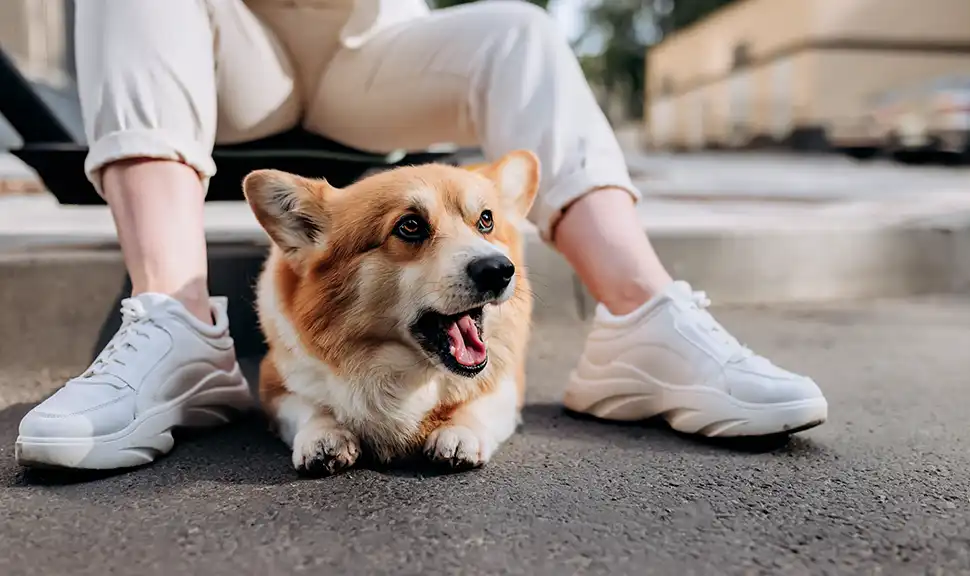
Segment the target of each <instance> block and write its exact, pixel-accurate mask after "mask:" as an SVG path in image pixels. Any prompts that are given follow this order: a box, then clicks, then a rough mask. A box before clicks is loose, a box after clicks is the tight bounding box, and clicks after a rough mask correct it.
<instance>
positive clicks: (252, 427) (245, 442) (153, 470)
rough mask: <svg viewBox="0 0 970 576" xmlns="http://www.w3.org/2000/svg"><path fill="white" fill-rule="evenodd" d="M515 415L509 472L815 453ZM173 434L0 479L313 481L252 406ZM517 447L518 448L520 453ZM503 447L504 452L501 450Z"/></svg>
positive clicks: (415, 470) (782, 442)
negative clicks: (91, 460)
mask: <svg viewBox="0 0 970 576" xmlns="http://www.w3.org/2000/svg"><path fill="white" fill-rule="evenodd" d="M32 407H33V404H15V405H13V406H10V407H8V408H6V409H5V410H2V411H0V422H2V423H3V426H2V429H0V431H2V433H3V438H4V443H5V444H6V445H7V446H11V445H12V444H13V441H14V439H15V438H16V434H17V423H18V422H19V421H20V418H22V417H23V415H24V414H26V413H27V411H28V410H29V409H30V408H32ZM523 418H524V425H523V426H522V427H521V428H520V430H519V432H518V434H517V436H516V437H513V439H512V440H511V441H510V444H512V443H520V444H525V446H520V447H518V449H513V448H510V447H509V445H506V446H503V449H502V450H501V451H500V453H499V455H498V456H499V459H501V460H503V462H502V464H501V465H502V466H503V467H505V468H508V470H509V471H510V472H514V470H515V467H516V460H518V459H519V458H522V457H523V455H524V454H528V453H529V452H531V451H532V448H530V446H534V445H536V444H548V443H550V442H552V443H563V442H566V443H568V442H575V441H580V442H582V443H583V444H588V445H590V446H596V445H601V446H603V448H607V447H617V446H624V447H630V448H634V449H636V450H637V451H643V452H646V453H649V452H655V453H658V454H659V453H683V454H685V455H689V454H692V453H693V454H698V453H702V454H707V455H712V454H713V455H716V454H721V455H723V456H724V457H725V458H731V457H732V456H738V455H744V454H748V455H753V454H762V455H763V454H768V453H775V454H777V455H778V456H779V457H792V456H795V457H808V458H813V457H818V456H820V455H822V453H823V450H822V449H821V448H820V447H819V446H817V445H816V444H814V443H813V442H812V441H811V440H808V439H803V438H798V437H794V438H793V437H791V436H789V435H779V436H774V437H768V438H760V439H741V440H737V439H735V440H706V439H699V438H696V437H691V436H688V435H683V434H678V433H675V432H672V431H671V430H670V429H669V428H668V427H667V426H666V425H665V423H663V422H659V421H656V420H650V421H646V422H642V423H622V424H619V423H609V422H603V421H598V420H594V419H591V418H587V417H577V416H574V415H571V414H569V413H567V412H566V411H565V410H564V409H563V408H562V407H561V406H560V405H558V404H552V403H546V404H530V405H527V406H526V407H525V410H524V414H523ZM176 441H177V443H176V447H175V449H174V450H173V451H172V452H171V453H170V454H169V455H167V456H165V457H162V458H160V459H158V460H157V461H156V462H155V463H153V464H150V465H146V466H143V467H139V468H132V469H127V470H121V471H69V470H42V469H31V470H25V469H22V468H19V467H18V466H17V465H16V463H15V462H14V460H13V451H12V450H9V451H8V454H9V457H8V458H5V459H4V462H3V468H6V469H7V470H6V473H0V478H6V482H4V484H6V485H8V486H65V485H72V484H80V483H87V482H99V481H106V480H111V479H114V480H115V481H119V480H121V478H123V477H128V478H132V480H130V481H124V482H125V483H126V484H129V485H132V484H134V483H135V482H136V481H138V480H141V482H140V483H141V484H145V485H147V486H150V487H155V488H160V487H164V486H166V485H169V486H174V485H179V484H191V483H195V482H198V481H206V482H215V483H220V484H234V485H264V486H269V485H280V484H288V483H292V482H300V481H314V480H313V479H310V478H302V477H300V476H298V475H297V473H296V472H295V471H294V470H293V468H292V465H291V463H290V454H289V449H288V448H287V447H286V446H285V445H284V444H283V443H282V442H281V441H280V440H279V439H278V438H277V437H276V436H274V435H273V434H272V433H271V432H270V430H269V427H268V425H267V422H266V420H265V418H264V417H263V416H262V415H261V414H259V413H257V412H252V413H249V414H245V415H243V416H242V417H241V418H240V419H239V420H237V421H236V422H233V423H232V424H229V425H227V426H224V427H221V428H217V429H212V430H203V431H181V432H177V433H176ZM522 448H525V452H524V453H523V450H522ZM563 448H565V449H567V450H572V451H573V452H575V457H576V458H577V459H589V458H594V457H595V455H594V454H595V452H594V453H593V454H591V453H589V451H588V450H585V449H582V448H578V447H575V446H574V445H573V446H572V447H571V448H568V447H567V445H564V446H563ZM506 451H510V452H507V453H506V454H502V452H506ZM11 470H13V473H11ZM361 470H368V471H371V472H374V473H377V474H381V475H387V476H393V477H408V478H413V479H421V478H430V477H435V476H441V475H447V474H456V473H458V474H460V472H452V471H448V470H442V469H440V468H436V467H433V466H431V465H429V464H428V463H427V462H426V461H424V460H423V459H421V458H420V457H418V458H413V459H409V460H406V461H402V462H399V463H395V464H394V465H391V466H388V465H381V464H377V463H374V462H368V461H362V462H360V463H359V464H358V466H357V468H356V471H358V472H359V471H361ZM147 475H151V476H150V477H151V480H150V481H148V482H145V479H146V478H147V477H148V476H147Z"/></svg>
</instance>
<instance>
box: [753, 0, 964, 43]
mask: <svg viewBox="0 0 970 576" xmlns="http://www.w3.org/2000/svg"><path fill="white" fill-rule="evenodd" d="M761 1H765V0H761ZM767 1H769V2H770V1H771V0H767ZM804 2H805V3H806V4H812V5H813V6H814V9H813V11H812V19H813V21H814V23H815V25H814V28H815V30H816V33H817V34H819V35H822V36H827V37H841V38H845V37H850V38H873V37H875V38H892V39H896V40H911V41H912V40H926V39H935V40H953V41H961V40H962V41H970V1H968V0H804Z"/></svg>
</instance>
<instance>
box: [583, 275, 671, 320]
mask: <svg viewBox="0 0 970 576" xmlns="http://www.w3.org/2000/svg"><path fill="white" fill-rule="evenodd" d="M669 283H670V281H660V282H646V281H642V282H638V281H636V280H629V281H623V282H617V283H615V284H613V285H612V286H609V287H604V289H603V293H602V294H601V295H600V297H599V300H600V302H601V303H602V304H603V305H604V306H606V308H607V310H609V311H610V314H613V315H614V316H623V315H625V314H629V313H630V312H633V311H634V310H636V309H637V308H639V307H641V306H643V305H644V304H646V303H647V302H649V301H650V299H652V298H653V297H654V296H656V295H657V294H659V293H660V292H663V290H664V289H665V288H666V287H667V284H669Z"/></svg>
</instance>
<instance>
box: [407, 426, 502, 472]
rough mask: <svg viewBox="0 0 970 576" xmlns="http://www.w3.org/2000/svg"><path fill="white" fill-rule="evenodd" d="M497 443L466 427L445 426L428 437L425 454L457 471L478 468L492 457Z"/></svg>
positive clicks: (433, 460)
mask: <svg viewBox="0 0 970 576" xmlns="http://www.w3.org/2000/svg"><path fill="white" fill-rule="evenodd" d="M494 451H495V443H494V442H493V441H492V439H491V438H489V437H487V436H485V435H483V434H481V433H479V432H476V431H474V430H472V429H471V428H468V427H466V426H454V425H452V426H444V427H442V428H438V429H437V430H435V431H434V432H432V433H431V435H430V436H428V441H427V442H426V443H425V445H424V453H425V454H426V455H427V456H428V458H429V459H431V461H432V462H436V463H439V464H445V465H447V466H450V467H451V468H454V469H457V470H464V469H468V468H477V467H479V466H482V465H484V464H485V463H486V462H488V460H489V459H490V458H491V457H492V452H494Z"/></svg>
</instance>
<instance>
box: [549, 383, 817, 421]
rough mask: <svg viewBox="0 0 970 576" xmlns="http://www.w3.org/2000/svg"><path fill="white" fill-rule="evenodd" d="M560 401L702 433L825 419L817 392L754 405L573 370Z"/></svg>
mask: <svg viewBox="0 0 970 576" xmlns="http://www.w3.org/2000/svg"><path fill="white" fill-rule="evenodd" d="M563 404H564V405H565V406H566V408H567V409H568V410H570V411H573V412H577V413H581V414H586V415H589V416H594V417H596V418H600V419H604V420H614V421H620V422H635V421H639V420H646V419H648V418H653V417H657V416H659V417H661V418H663V419H664V420H666V421H667V423H668V424H670V427H671V428H673V429H674V430H676V431H678V432H683V433H685V434H698V435H701V436H707V437H737V436H768V435H772V434H782V433H794V432H800V431H802V430H807V429H809V428H814V427H815V426H818V425H819V424H822V423H823V422H825V420H826V419H827V418H828V402H826V400H825V398H824V397H821V396H819V397H817V398H807V399H804V400H797V401H792V402H778V403H771V404H754V403H750V402H742V401H740V400H737V399H736V398H733V397H731V396H729V395H728V394H726V393H724V392H722V391H720V390H717V389H714V388H708V387H706V386H689V387H688V386H673V385H669V384H665V383H663V382H658V381H656V380H653V381H649V382H648V381H646V380H641V379H638V380H633V379H630V378H624V377H619V378H608V377H603V378H597V379H596V380H587V379H584V378H581V377H580V376H578V375H577V374H576V373H575V372H573V374H572V376H571V377H570V383H569V387H568V388H567V389H566V394H565V397H564V398H563Z"/></svg>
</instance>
